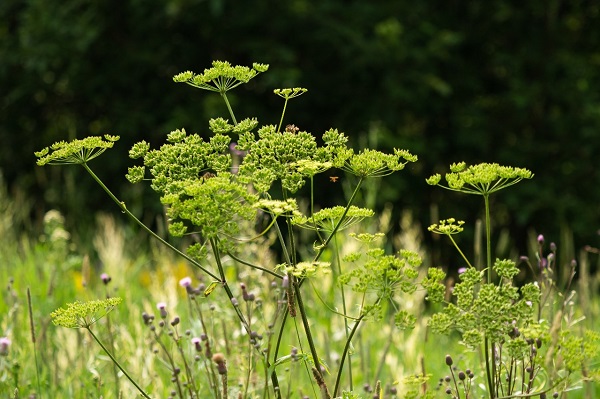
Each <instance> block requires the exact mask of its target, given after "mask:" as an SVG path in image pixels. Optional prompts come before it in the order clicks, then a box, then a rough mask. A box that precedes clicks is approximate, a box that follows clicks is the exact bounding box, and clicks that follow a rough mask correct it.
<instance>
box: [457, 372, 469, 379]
mask: <svg viewBox="0 0 600 399" xmlns="http://www.w3.org/2000/svg"><path fill="white" fill-rule="evenodd" d="M465 378H467V375H466V374H465V372H464V371H459V372H458V379H459V380H461V381H464V380H465Z"/></svg>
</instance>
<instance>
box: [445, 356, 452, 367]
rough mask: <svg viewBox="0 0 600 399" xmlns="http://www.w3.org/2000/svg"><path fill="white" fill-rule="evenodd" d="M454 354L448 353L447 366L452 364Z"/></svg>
mask: <svg viewBox="0 0 600 399" xmlns="http://www.w3.org/2000/svg"><path fill="white" fill-rule="evenodd" d="M452 363H453V362H452V356H450V355H446V365H447V366H452Z"/></svg>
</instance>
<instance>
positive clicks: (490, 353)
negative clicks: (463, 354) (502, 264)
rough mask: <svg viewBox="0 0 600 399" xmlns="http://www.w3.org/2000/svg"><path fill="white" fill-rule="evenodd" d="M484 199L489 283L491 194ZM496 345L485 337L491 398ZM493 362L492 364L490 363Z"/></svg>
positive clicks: (490, 272)
mask: <svg viewBox="0 0 600 399" xmlns="http://www.w3.org/2000/svg"><path fill="white" fill-rule="evenodd" d="M483 200H484V204H485V241H486V259H487V283H488V284H491V282H492V235H491V234H492V233H491V231H492V227H491V221H490V198H489V194H487V193H484V194H483ZM495 349H496V345H495V343H494V342H490V340H489V338H488V337H487V336H486V337H485V367H486V374H487V380H488V388H489V390H490V398H491V399H494V398H496V396H497V394H496V387H495V378H496V361H495V359H494V352H495ZM490 363H491V364H490Z"/></svg>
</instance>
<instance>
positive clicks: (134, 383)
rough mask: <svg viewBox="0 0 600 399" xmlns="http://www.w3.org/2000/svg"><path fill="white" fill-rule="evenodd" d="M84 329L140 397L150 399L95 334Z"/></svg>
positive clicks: (89, 329)
mask: <svg viewBox="0 0 600 399" xmlns="http://www.w3.org/2000/svg"><path fill="white" fill-rule="evenodd" d="M85 329H86V330H88V331H89V333H90V334H91V335H92V337H93V338H94V340H95V341H96V342H97V343H98V345H100V347H101V348H102V349H103V350H104V352H105V353H106V354H107V355H108V357H110V360H112V361H113V363H114V364H116V365H117V367H118V368H119V370H121V372H122V373H123V374H124V375H125V377H127V379H128V380H129V381H131V383H132V384H133V385H134V386H135V387H136V388H137V390H138V391H139V392H140V393H141V394H142V396H143V397H144V398H147V399H150V396H148V394H147V393H146V392H144V390H143V389H142V388H141V387H140V386H139V385H138V384H137V383H136V382H135V381H134V380H133V378H131V377H130V376H129V374H128V373H127V371H125V369H123V367H121V365H120V364H119V362H118V361H117V359H115V357H114V356H113V355H112V354H111V353H110V352H109V351H108V349H106V347H105V346H104V345H103V344H102V342H100V340H99V339H98V337H96V334H94V332H93V331H92V329H91V327H90V326H85Z"/></svg>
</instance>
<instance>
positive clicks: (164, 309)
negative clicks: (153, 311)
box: [156, 302, 167, 319]
mask: <svg viewBox="0 0 600 399" xmlns="http://www.w3.org/2000/svg"><path fill="white" fill-rule="evenodd" d="M156 308H157V309H158V310H159V311H160V317H162V318H163V319H164V318H166V317H167V304H166V303H164V302H159V303H157V304H156Z"/></svg>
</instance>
